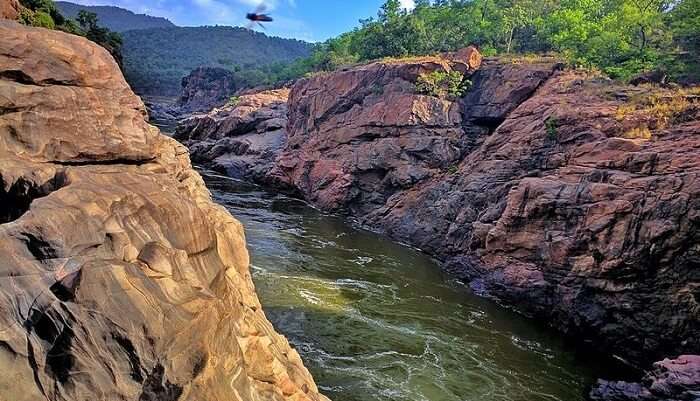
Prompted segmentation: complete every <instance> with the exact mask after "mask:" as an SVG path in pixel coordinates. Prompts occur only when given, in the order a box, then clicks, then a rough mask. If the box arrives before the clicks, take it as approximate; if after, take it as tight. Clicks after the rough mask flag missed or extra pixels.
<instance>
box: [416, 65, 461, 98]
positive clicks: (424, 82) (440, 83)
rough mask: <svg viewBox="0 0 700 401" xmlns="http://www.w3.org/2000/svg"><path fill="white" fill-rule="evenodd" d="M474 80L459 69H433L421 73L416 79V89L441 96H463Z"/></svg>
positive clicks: (423, 92) (424, 93)
mask: <svg viewBox="0 0 700 401" xmlns="http://www.w3.org/2000/svg"><path fill="white" fill-rule="evenodd" d="M471 85H472V82H471V81H470V80H469V79H467V78H466V77H465V76H464V75H462V73H460V72H458V71H449V72H447V71H433V72H430V73H425V74H421V75H419V76H418V79H417V80H416V91H417V92H418V93H420V94H423V95H428V96H435V97H439V98H447V97H453V98H454V97H462V96H463V95H464V94H465V93H466V92H467V91H468V90H469V89H470V88H471Z"/></svg>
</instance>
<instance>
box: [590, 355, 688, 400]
mask: <svg viewBox="0 0 700 401" xmlns="http://www.w3.org/2000/svg"><path fill="white" fill-rule="evenodd" d="M590 396H591V399H592V400H593V401H668V400H677V401H697V400H698V399H700V356H698V355H682V356H680V357H678V358H676V359H664V360H663V361H661V362H656V363H654V366H653V369H652V370H650V371H649V372H647V374H646V375H645V376H644V378H643V379H642V382H641V383H628V382H623V381H615V382H611V381H606V380H599V381H598V384H597V385H596V386H595V387H594V388H593V390H592V391H591V394H590Z"/></svg>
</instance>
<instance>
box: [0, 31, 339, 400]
mask: <svg viewBox="0 0 700 401" xmlns="http://www.w3.org/2000/svg"><path fill="white" fill-rule="evenodd" d="M0 37H1V38H2V40H0V370H1V371H2V374H1V375H0V399H2V400H8V401H9V400H12V401H24V400H27V401H29V400H38V399H48V400H85V401H88V400H90V401H92V400H137V399H138V400H154V401H155V400H159V401H168V400H212V401H214V400H218V401H223V400H238V401H250V400H280V401H281V400H295V401H300V400H316V401H320V400H326V398H325V397H323V396H322V395H320V394H319V393H318V390H317V388H316V386H315V384H314V382H313V379H312V378H311V376H310V375H309V373H308V372H307V370H306V369H305V368H304V366H303V365H302V361H301V360H300V358H299V355H298V354H297V352H296V351H294V350H293V349H292V348H291V347H290V346H289V344H288V343H287V341H286V340H285V339H284V338H283V337H282V336H280V335H278V334H277V333H276V332H275V331H274V329H273V327H272V326H271V325H270V323H269V322H268V321H267V320H266V318H265V315H264V314H263V311H262V308H261V306H260V303H259V301H258V299H257V296H256V294H255V289H254V286H253V282H252V281H251V277H250V273H249V270H248V263H249V260H248V253H247V250H246V246H245V238H244V233H243V228H242V226H241V224H240V223H239V222H238V221H236V220H235V219H234V218H233V217H232V216H231V215H229V214H228V212H226V211H225V209H223V208H222V207H220V206H218V205H216V204H214V203H213V202H212V201H211V199H210V195H209V193H208V191H207V189H206V188H205V186H204V183H203V181H202V179H201V177H200V176H199V175H198V174H197V173H196V172H195V171H194V170H192V168H191V166H190V162H189V158H188V156H187V151H186V149H185V148H184V147H183V146H182V145H179V144H178V143H177V142H175V141H174V140H172V139H169V138H167V137H165V136H162V135H160V134H159V132H158V130H157V129H156V128H154V127H152V126H150V125H148V124H147V123H146V122H145V121H144V118H145V108H144V106H143V104H142V103H141V101H140V100H139V99H138V98H137V97H136V96H135V95H134V94H133V93H132V92H131V90H130V89H129V86H128V85H127V84H126V82H125V81H124V79H123V77H122V75H121V73H120V72H119V68H118V67H117V65H116V64H115V62H114V61H113V59H112V57H111V56H110V55H109V54H108V53H107V52H106V51H105V50H104V49H102V48H101V47H99V46H97V45H95V44H93V43H91V42H89V41H88V40H86V39H84V38H81V37H77V36H73V35H68V34H64V33H60V32H56V31H49V30H45V29H40V28H29V27H25V26H21V25H19V24H17V23H14V22H10V21H0Z"/></svg>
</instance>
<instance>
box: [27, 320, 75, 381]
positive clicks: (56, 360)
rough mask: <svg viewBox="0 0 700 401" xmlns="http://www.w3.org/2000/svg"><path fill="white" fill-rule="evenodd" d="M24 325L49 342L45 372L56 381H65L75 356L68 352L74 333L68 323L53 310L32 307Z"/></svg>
mask: <svg viewBox="0 0 700 401" xmlns="http://www.w3.org/2000/svg"><path fill="white" fill-rule="evenodd" d="M25 325H26V327H27V330H28V331H30V332H32V331H33V332H34V334H36V336H37V337H38V338H39V339H41V340H42V341H45V342H46V343H48V344H50V347H51V348H49V350H48V352H47V353H46V368H45V369H46V373H47V374H49V375H50V376H52V377H54V378H55V379H56V380H57V381H58V382H60V383H66V382H67V381H68V378H69V377H70V371H71V369H72V368H73V365H74V364H75V357H74V356H73V355H72V354H71V353H70V348H71V346H72V345H73V338H74V337H75V333H74V332H73V329H72V327H71V326H70V324H69V323H68V322H67V321H66V320H64V319H62V318H61V316H60V315H59V314H58V313H57V312H56V311H55V310H46V311H41V310H37V309H33V310H32V311H31V313H30V316H29V318H28V319H27V321H26V322H25ZM35 371H36V369H35Z"/></svg>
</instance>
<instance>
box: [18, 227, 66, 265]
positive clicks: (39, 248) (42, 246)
mask: <svg viewBox="0 0 700 401" xmlns="http://www.w3.org/2000/svg"><path fill="white" fill-rule="evenodd" d="M22 240H23V241H24V244H25V246H26V247H27V250H28V251H29V252H30V253H31V254H32V256H34V258H35V259H36V260H38V261H43V260H48V259H54V258H56V256H58V254H57V253H56V250H55V249H54V247H53V246H52V245H51V243H49V242H48V241H46V240H45V239H43V238H41V237H37V236H36V235H34V234H31V233H24V234H23V235H22Z"/></svg>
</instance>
